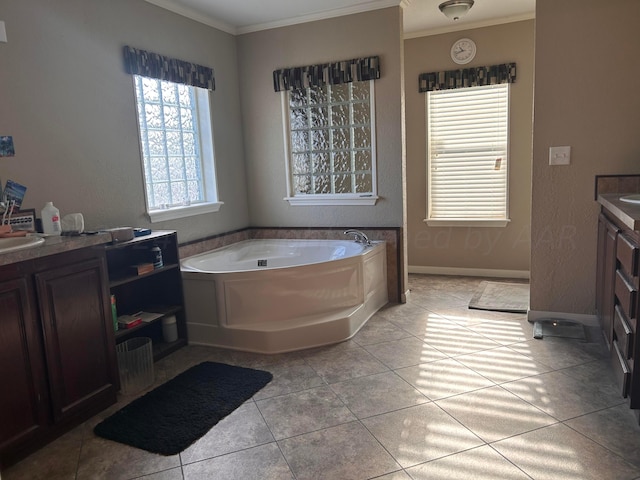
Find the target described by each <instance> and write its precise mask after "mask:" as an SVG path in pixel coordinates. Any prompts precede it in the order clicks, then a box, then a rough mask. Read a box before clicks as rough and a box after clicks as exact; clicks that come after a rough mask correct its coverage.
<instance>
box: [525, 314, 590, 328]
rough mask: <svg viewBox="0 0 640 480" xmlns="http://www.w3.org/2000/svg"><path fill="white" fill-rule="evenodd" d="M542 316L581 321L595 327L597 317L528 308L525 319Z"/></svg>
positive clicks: (537, 318) (539, 318) (535, 318)
mask: <svg viewBox="0 0 640 480" xmlns="http://www.w3.org/2000/svg"><path fill="white" fill-rule="evenodd" d="M543 318H553V319H559V320H569V321H570V322H576V323H581V324H582V325H585V326H587V327H597V326H598V325H599V323H598V317H596V316H595V315H585V314H580V313H566V312H545V311H541V310H529V311H528V312H527V320H528V321H529V322H531V323H533V322H535V321H536V320H541V319H543Z"/></svg>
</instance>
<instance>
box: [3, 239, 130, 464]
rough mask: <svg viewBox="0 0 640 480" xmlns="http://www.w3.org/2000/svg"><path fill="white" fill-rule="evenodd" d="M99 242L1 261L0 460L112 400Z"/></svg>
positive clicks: (114, 380)
mask: <svg viewBox="0 0 640 480" xmlns="http://www.w3.org/2000/svg"><path fill="white" fill-rule="evenodd" d="M106 272H107V269H106V261H105V253H104V248H102V247H100V248H85V249H80V250H74V251H73V252H68V253H61V254H57V255H51V256H48V257H42V258H40V259H36V260H31V261H25V262H21V263H18V264H13V265H9V266H6V267H1V268H0V360H1V361H0V382H1V384H2V390H3V393H2V395H0V467H3V466H7V465H8V464H11V463H14V462H15V461H16V460H18V459H19V458H21V457H22V456H24V455H26V454H28V453H30V452H31V451H33V450H35V449H36V448H38V447H40V446H42V445H44V444H45V443H47V442H48V441H50V440H51V439H53V438H55V437H57V436H59V435H60V434H61V433H62V432H64V431H66V430H68V429H69V428H71V427H73V426H75V425H78V424H80V423H81V422H83V421H85V420H86V419H88V418H89V417H91V416H92V415H94V414H95V413H97V412H99V411H101V410H103V409H104V408H106V407H107V406H109V405H111V404H113V403H115V401H116V394H117V390H118V375H117V366H116V358H115V350H114V344H115V343H114V337H113V323H112V319H111V310H110V304H109V297H108V291H109V290H108V278H107V273H106Z"/></svg>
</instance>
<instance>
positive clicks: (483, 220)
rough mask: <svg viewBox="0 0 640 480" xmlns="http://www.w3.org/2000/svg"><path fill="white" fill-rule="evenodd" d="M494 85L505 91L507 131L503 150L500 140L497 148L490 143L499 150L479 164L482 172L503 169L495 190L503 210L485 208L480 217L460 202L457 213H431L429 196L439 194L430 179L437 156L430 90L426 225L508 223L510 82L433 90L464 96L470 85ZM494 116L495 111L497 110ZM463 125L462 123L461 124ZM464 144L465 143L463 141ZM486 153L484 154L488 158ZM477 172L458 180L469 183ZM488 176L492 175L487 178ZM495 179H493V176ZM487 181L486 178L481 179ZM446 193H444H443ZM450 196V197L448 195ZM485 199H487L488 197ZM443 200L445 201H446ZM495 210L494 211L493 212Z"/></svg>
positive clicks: (462, 191)
mask: <svg viewBox="0 0 640 480" xmlns="http://www.w3.org/2000/svg"><path fill="white" fill-rule="evenodd" d="M497 87H501V88H503V89H504V90H505V95H506V98H505V99H504V100H505V102H506V105H505V108H506V111H505V112H504V114H505V118H504V121H505V122H506V132H504V133H505V134H506V141H505V144H504V149H503V150H501V147H500V145H502V144H501V143H499V144H497V145H498V147H496V144H494V145H493V148H497V149H498V153H495V155H493V158H491V159H489V158H487V159H486V160H484V165H483V166H482V167H481V168H482V169H483V170H484V172H487V173H488V171H487V169H493V170H499V169H503V171H502V172H501V174H500V176H502V177H503V180H501V183H500V184H498V185H497V190H498V191H501V192H500V194H501V195H504V209H503V210H502V213H501V214H500V215H497V214H491V213H489V212H487V211H485V212H484V214H485V216H479V215H478V214H472V215H469V214H468V212H469V210H466V211H464V209H463V206H462V205H461V206H460V208H459V209H458V211H457V212H455V213H454V215H453V216H450V217H449V216H444V215H442V216H440V217H439V216H438V214H437V212H436V213H434V206H433V205H434V201H433V198H432V194H433V193H434V192H435V194H438V192H437V189H435V188H434V187H433V184H432V182H433V180H434V176H433V175H432V171H433V170H432V169H433V168H435V166H434V165H433V163H435V162H434V155H436V152H435V147H434V146H433V143H435V141H434V142H432V140H433V138H434V134H433V133H432V130H431V127H432V124H431V121H432V118H431V110H430V104H429V102H430V100H431V93H432V92H428V93H427V95H426V96H425V97H426V98H425V113H426V120H427V159H426V160H427V198H426V200H427V218H426V219H425V220H424V222H425V223H426V224H427V225H429V226H454V227H455V226H463V227H470V226H471V227H505V226H506V225H508V224H509V222H510V219H509V160H510V159H509V141H510V132H509V125H510V122H509V120H510V118H509V116H510V113H509V110H510V107H509V105H510V95H511V88H510V85H509V84H499V85H490V86H480V87H468V88H462V89H452V90H439V91H434V92H433V93H434V94H436V95H447V94H452V95H455V94H456V93H459V94H461V95H465V94H467V95H468V93H469V90H470V89H471V88H473V89H484V90H487V89H491V88H494V89H495V88H497ZM496 115H497V113H496ZM461 117H465V118H467V119H468V118H469V117H468V114H467V112H465V113H464V114H461ZM465 118H463V119H462V120H461V122H462V123H464V122H465ZM463 127H464V126H463ZM475 133H476V134H477V135H482V132H478V131H476V132H475ZM462 143H463V145H462V146H464V143H465V142H462ZM460 147H461V145H458V148H457V149H456V150H457V153H458V154H459V152H460ZM493 148H491V147H490V148H486V149H485V150H483V151H482V152H483V153H484V154H485V155H487V154H493V153H494V152H493ZM476 152H477V149H473V148H472V149H470V150H469V152H468V153H476ZM488 156H489V155H487V157H488ZM469 167H472V166H471V165H469ZM479 172H480V170H475V173H471V174H469V178H467V179H465V178H462V179H461V180H463V181H467V182H470V181H471V180H472V179H473V175H475V174H478V173H479ZM489 178H491V177H489ZM494 179H495V178H494ZM483 181H486V180H483ZM441 191H442V192H445V190H444V189H442V190H441ZM456 193H459V194H460V195H463V194H464V193H465V192H464V190H460V191H459V192H456ZM444 195H445V196H446V193H445V194H444ZM451 198H453V196H452V197H451ZM487 198H489V197H488V196H487ZM445 201H446V200H445ZM496 213H497V212H496Z"/></svg>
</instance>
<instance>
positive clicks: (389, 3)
mask: <svg viewBox="0 0 640 480" xmlns="http://www.w3.org/2000/svg"><path fill="white" fill-rule="evenodd" d="M147 1H148V0H147ZM402 1H405V0H402ZM400 3H401V0H376V1H373V2H367V3H362V4H360V5H354V6H352V7H346V8H336V9H334V10H328V11H326V12H320V13H312V14H309V15H300V16H298V17H291V18H285V19H283V20H277V21H275V22H266V23H257V24H255V25H248V26H246V27H239V28H238V29H237V34H238V35H243V34H245V33H253V32H258V31H261V30H269V29H272V28H279V27H288V26H291V25H297V24H299V23H307V22H316V21H318V20H326V19H328V18H335V17H342V16H343V15H353V14H355V13H363V12H369V11H372V10H380V9H382V8H389V7H397V6H399V5H400Z"/></svg>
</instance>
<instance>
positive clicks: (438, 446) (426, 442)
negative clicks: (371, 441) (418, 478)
mask: <svg viewBox="0 0 640 480" xmlns="http://www.w3.org/2000/svg"><path fill="white" fill-rule="evenodd" d="M362 422H363V423H364V425H365V426H366V427H367V429H368V430H369V431H370V432H371V433H372V434H373V435H374V436H375V437H376V438H377V439H378V441H379V442H380V443H381V444H382V445H383V446H384V448H385V449H386V450H387V451H388V452H390V453H391V455H393V457H394V458H395V459H396V460H397V462H398V463H399V464H400V465H402V467H403V468H407V467H410V466H413V465H417V464H419V463H423V462H427V461H429V460H434V459H436V458H440V457H444V456H446V455H451V454H452V453H457V452H461V451H463V450H467V449H469V448H473V447H477V446H479V445H481V444H482V443H483V442H482V440H481V439H480V438H478V437H477V436H476V435H474V434H473V433H472V432H471V431H469V430H468V429H467V428H465V427H464V426H463V425H461V424H460V423H458V421H456V420H455V419H454V418H453V417H451V416H450V415H449V414H447V413H446V412H445V411H444V410H442V409H441V408H440V407H438V406H437V405H436V404H434V403H427V404H424V405H418V406H416V407H410V408H405V409H403V410H398V411H395V412H391V413H386V414H383V415H378V416H375V417H370V418H366V419H364V420H362Z"/></svg>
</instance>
